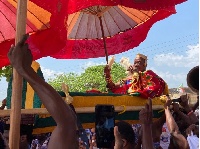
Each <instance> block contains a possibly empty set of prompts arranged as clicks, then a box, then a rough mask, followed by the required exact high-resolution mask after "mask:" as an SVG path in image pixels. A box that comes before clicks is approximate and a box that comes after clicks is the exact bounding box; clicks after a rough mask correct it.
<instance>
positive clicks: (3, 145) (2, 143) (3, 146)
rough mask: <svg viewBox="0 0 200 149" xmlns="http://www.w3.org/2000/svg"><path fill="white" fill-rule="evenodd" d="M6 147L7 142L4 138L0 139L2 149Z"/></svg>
mask: <svg viewBox="0 0 200 149" xmlns="http://www.w3.org/2000/svg"><path fill="white" fill-rule="evenodd" d="M5 147H6V146H5V142H4V140H3V138H2V137H0V149H4V148H5Z"/></svg>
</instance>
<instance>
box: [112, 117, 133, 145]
mask: <svg viewBox="0 0 200 149" xmlns="http://www.w3.org/2000/svg"><path fill="white" fill-rule="evenodd" d="M115 125H116V126H118V131H119V133H120V135H121V137H122V139H125V140H127V142H129V143H131V144H135V133H134V130H133V128H132V126H131V125H130V124H129V123H127V122H125V121H119V122H117V123H116V124H115Z"/></svg>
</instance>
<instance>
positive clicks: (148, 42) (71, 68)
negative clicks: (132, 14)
mask: <svg viewBox="0 0 200 149" xmlns="http://www.w3.org/2000/svg"><path fill="white" fill-rule="evenodd" d="M176 11H177V13H176V14H174V15H172V16H170V17H169V18H167V19H165V20H161V21H159V22H157V23H156V24H154V25H153V27H152V28H151V30H150V31H149V33H148V36H147V38H146V39H145V40H144V41H143V42H142V43H141V44H140V45H139V46H138V47H136V48H134V49H131V50H129V51H128V52H124V53H121V54H117V55H115V58H116V62H119V61H120V59H121V58H122V57H128V58H129V59H130V61H131V62H133V59H134V57H135V55H136V54H137V53H142V54H145V55H147V56H148V66H147V69H151V70H153V71H155V72H156V73H157V74H158V75H159V76H161V77H162V78H163V79H164V80H165V81H166V82H167V84H168V86H169V87H170V88H172V87H178V86H179V85H180V84H182V83H183V85H184V86H187V83H186V75H187V73H188V71H189V70H190V69H191V68H193V67H194V66H197V65H199V1H198V0H188V1H187V2H185V3H182V4H180V5H177V6H176ZM37 61H38V62H39V63H40V65H41V68H42V71H43V73H44V76H45V79H46V81H47V80H48V78H52V77H54V74H60V73H68V72H79V73H80V72H83V71H84V68H87V67H88V66H91V65H100V64H105V63H106V60H105V58H95V59H86V60H58V59H53V58H50V57H46V58H42V59H39V60H37ZM6 90H7V82H6V81H5V79H4V78H3V79H2V80H1V81H0V100H2V99H4V98H5V97H6Z"/></svg>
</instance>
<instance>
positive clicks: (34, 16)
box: [13, 0, 49, 30]
mask: <svg viewBox="0 0 200 149" xmlns="http://www.w3.org/2000/svg"><path fill="white" fill-rule="evenodd" d="M13 1H14V2H16V3H17V1H16V0H13ZM27 10H28V12H29V13H30V14H32V15H33V16H34V17H35V18H36V19H37V20H38V21H39V22H40V23H42V24H43V25H44V26H45V27H46V28H49V27H48V26H47V25H46V24H45V23H44V22H42V21H41V20H40V19H39V18H38V17H37V16H36V15H35V14H34V13H33V12H31V11H30V10H29V9H27ZM27 25H28V24H27ZM28 26H29V25H28ZM29 27H30V26H29ZM30 28H31V27H30ZM31 29H32V28H31ZM32 30H34V29H32Z"/></svg>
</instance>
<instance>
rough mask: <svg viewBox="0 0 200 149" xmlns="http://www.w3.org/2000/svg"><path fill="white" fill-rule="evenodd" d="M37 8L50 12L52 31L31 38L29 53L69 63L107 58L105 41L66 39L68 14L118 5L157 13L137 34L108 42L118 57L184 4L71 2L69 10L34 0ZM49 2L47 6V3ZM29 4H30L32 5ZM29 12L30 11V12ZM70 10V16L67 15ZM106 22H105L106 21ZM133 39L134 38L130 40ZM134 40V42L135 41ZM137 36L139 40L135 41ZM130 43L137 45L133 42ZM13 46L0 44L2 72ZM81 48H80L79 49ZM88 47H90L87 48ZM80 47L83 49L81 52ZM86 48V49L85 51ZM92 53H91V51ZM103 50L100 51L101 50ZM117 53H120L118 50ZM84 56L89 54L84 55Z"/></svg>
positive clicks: (168, 0) (61, 2)
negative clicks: (118, 54)
mask: <svg viewBox="0 0 200 149" xmlns="http://www.w3.org/2000/svg"><path fill="white" fill-rule="evenodd" d="M1 1H9V2H10V1H15V0H1ZM31 1H33V2H34V3H35V4H38V5H39V6H41V7H43V8H44V9H46V10H48V11H49V13H50V15H51V19H50V25H51V27H50V28H48V29H45V30H43V31H37V32H36V33H35V34H33V35H31V36H30V38H29V41H28V42H29V45H30V49H31V51H32V53H33V57H34V60H36V59H38V58H41V57H45V56H52V57H55V58H63V59H64V58H68V59H78V58H90V57H102V56H105V52H104V44H103V40H102V39H99V40H91V44H92V45H93V46H91V45H89V44H90V42H88V40H69V39H68V37H67V30H66V27H67V17H68V13H74V12H76V11H78V10H80V9H84V8H87V7H89V6H92V5H102V6H117V5H118V4H123V5H124V6H131V7H132V8H135V9H138V10H140V9H142V10H154V11H156V13H155V14H154V15H152V16H151V17H150V19H148V20H147V21H145V23H143V24H142V25H141V26H137V28H136V26H135V27H134V30H133V29H131V30H128V32H126V34H119V35H117V36H112V38H109V39H108V38H107V39H106V44H107V47H108V54H116V53H119V52H123V51H126V50H128V49H131V48H133V47H135V46H138V45H139V43H141V42H142V41H143V40H144V39H145V38H146V35H147V33H148V31H149V29H150V27H151V26H152V25H153V24H154V23H155V22H157V21H159V20H161V19H164V18H166V17H168V16H170V15H171V14H174V13H175V9H174V6H175V5H176V4H179V3H181V2H183V1H185V0H165V1H164V0H163V1H160V0H154V1H151V0H146V1H145V2H143V1H142V0H135V1H130V0H126V1H125V0H124V1H122V0H109V1H104V0H90V1H88V0H85V1H82V0H80V1H79V0H69V8H68V7H67V4H68V1H66V0H58V1H52V2H48V3H47V2H46V1H41V0H31ZM45 2H46V3H45ZM29 3H30V2H29ZM28 9H29V8H28ZM66 10H68V12H66ZM43 16H44V17H45V18H46V17H47V18H49V17H48V16H47V15H45V14H44V15H43ZM103 22H104V21H103ZM130 36H132V38H129V37H130ZM133 36H134V37H135V38H133ZM136 36H137V37H136ZM130 40H132V41H134V42H130ZM116 42H123V43H124V42H126V43H129V44H125V45H124V46H123V45H122V44H121V45H120V46H119V47H117V48H116ZM12 43H14V39H12V40H11V39H10V40H8V41H6V42H2V43H0V58H1V63H0V68H1V67H3V66H6V65H8V64H9V61H8V59H7V52H8V49H9V48H10V45H11V44H12ZM80 45H81V46H80ZM88 45H89V46H88ZM80 47H81V48H80ZM82 47H84V48H82ZM93 47H98V48H99V49H97V48H96V49H95V48H94V49H93ZM90 49H92V50H90ZM100 49H101V50H100ZM116 49H117V50H116ZM84 53H88V55H87V54H84Z"/></svg>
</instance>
